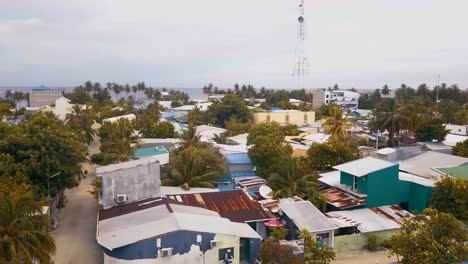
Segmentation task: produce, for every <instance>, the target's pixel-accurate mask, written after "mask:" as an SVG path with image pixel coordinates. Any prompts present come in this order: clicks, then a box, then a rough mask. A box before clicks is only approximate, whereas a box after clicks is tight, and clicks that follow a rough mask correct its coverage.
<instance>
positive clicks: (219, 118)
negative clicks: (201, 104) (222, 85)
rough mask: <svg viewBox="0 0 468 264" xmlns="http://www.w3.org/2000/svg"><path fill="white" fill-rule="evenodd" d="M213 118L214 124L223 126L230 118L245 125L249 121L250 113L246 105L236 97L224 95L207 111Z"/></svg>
mask: <svg viewBox="0 0 468 264" xmlns="http://www.w3.org/2000/svg"><path fill="white" fill-rule="evenodd" d="M208 111H210V112H211V113H213V116H214V117H215V122H214V123H215V124H217V125H219V126H224V125H225V123H226V122H227V121H229V120H231V119H232V118H236V119H237V120H238V121H239V122H242V123H247V122H249V121H250V120H251V118H252V117H251V113H250V110H249V108H248V107H247V103H246V102H245V100H243V99H242V98H240V97H238V96H236V95H226V96H224V98H223V99H221V100H220V101H216V102H214V103H213V104H212V105H211V106H210V107H209V109H208Z"/></svg>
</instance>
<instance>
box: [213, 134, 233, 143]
mask: <svg viewBox="0 0 468 264" xmlns="http://www.w3.org/2000/svg"><path fill="white" fill-rule="evenodd" d="M212 139H213V141H214V142H216V143H218V144H228V143H229V139H228V137H227V135H226V133H221V134H219V135H218V134H215V135H214V136H213V138H212Z"/></svg>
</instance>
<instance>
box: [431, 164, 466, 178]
mask: <svg viewBox="0 0 468 264" xmlns="http://www.w3.org/2000/svg"><path fill="white" fill-rule="evenodd" d="M435 170H437V171H440V172H442V173H443V174H444V175H448V176H452V177H454V178H459V179H468V165H463V166H456V167H443V168H436V169H435Z"/></svg>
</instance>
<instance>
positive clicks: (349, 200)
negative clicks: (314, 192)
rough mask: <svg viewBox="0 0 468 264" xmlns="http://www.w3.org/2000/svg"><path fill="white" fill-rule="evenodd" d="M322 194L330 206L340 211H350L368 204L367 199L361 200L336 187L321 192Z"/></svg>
mask: <svg viewBox="0 0 468 264" xmlns="http://www.w3.org/2000/svg"><path fill="white" fill-rule="evenodd" d="M320 194H321V195H323V196H324V197H325V199H326V200H327V202H328V203H329V204H331V205H333V206H334V207H335V208H338V209H349V208H353V207H358V206H361V205H365V204H366V200H365V199H359V198H357V197H354V196H352V195H351V194H348V193H347V192H345V191H343V190H340V189H338V188H334V187H330V188H326V189H323V190H320Z"/></svg>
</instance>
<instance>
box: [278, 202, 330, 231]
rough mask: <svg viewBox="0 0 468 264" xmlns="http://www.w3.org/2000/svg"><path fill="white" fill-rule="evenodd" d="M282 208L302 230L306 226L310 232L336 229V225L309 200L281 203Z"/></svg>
mask: <svg viewBox="0 0 468 264" xmlns="http://www.w3.org/2000/svg"><path fill="white" fill-rule="evenodd" d="M280 208H281V210H282V211H283V212H284V213H285V214H286V215H287V216H288V217H289V218H290V219H291V220H292V221H293V222H294V224H295V225H296V226H297V227H298V228H299V229H300V230H302V229H304V228H306V229H307V231H309V232H320V231H327V230H333V229H336V226H335V225H334V224H333V223H332V222H330V220H328V218H327V217H325V215H323V214H322V212H320V211H319V209H317V208H316V207H315V206H314V205H313V204H312V203H311V202H309V201H300V202H293V203H280Z"/></svg>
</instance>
